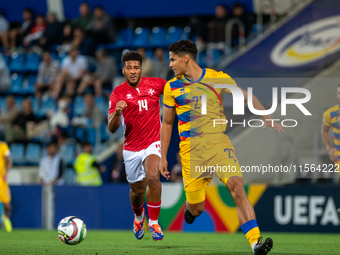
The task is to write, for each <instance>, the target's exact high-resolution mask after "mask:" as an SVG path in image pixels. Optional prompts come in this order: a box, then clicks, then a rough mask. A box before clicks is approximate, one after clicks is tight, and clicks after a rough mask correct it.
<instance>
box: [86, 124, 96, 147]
mask: <svg viewBox="0 0 340 255" xmlns="http://www.w3.org/2000/svg"><path fill="white" fill-rule="evenodd" d="M85 131H86V136H85V137H86V139H85V141H86V142H88V143H90V144H92V146H96V142H97V131H96V129H95V128H86V130H85Z"/></svg>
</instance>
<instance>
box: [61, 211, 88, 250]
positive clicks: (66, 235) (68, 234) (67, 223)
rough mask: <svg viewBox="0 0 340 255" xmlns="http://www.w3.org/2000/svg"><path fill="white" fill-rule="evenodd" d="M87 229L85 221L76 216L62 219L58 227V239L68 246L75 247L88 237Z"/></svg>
mask: <svg viewBox="0 0 340 255" xmlns="http://www.w3.org/2000/svg"><path fill="white" fill-rule="evenodd" d="M86 233H87V229H86V225H85V223H84V221H82V220H81V219H79V218H78V217H75V216H68V217H66V218H64V219H62V220H61V221H60V223H59V225H58V237H59V239H60V240H61V241H62V242H63V243H66V244H69V245H75V244H78V243H80V242H82V241H83V240H84V239H85V237H86Z"/></svg>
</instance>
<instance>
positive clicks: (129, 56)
mask: <svg viewBox="0 0 340 255" xmlns="http://www.w3.org/2000/svg"><path fill="white" fill-rule="evenodd" d="M130 60H136V61H139V63H140V65H142V62H143V57H142V55H141V54H139V53H138V52H136V51H128V52H126V53H125V54H124V55H123V56H122V62H123V66H124V64H125V62H126V61H130Z"/></svg>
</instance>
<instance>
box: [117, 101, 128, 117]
mask: <svg viewBox="0 0 340 255" xmlns="http://www.w3.org/2000/svg"><path fill="white" fill-rule="evenodd" d="M126 107H127V103H126V102H125V101H119V102H118V103H117V104H116V112H115V115H120V114H121V113H122V111H124V110H125V109H126Z"/></svg>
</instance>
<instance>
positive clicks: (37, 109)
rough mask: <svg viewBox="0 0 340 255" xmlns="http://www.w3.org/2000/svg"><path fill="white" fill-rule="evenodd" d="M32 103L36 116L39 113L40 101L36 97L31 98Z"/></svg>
mask: <svg viewBox="0 0 340 255" xmlns="http://www.w3.org/2000/svg"><path fill="white" fill-rule="evenodd" d="M30 101H31V102H32V108H33V112H34V113H35V114H36V113H38V112H39V100H38V98H35V97H30Z"/></svg>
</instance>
